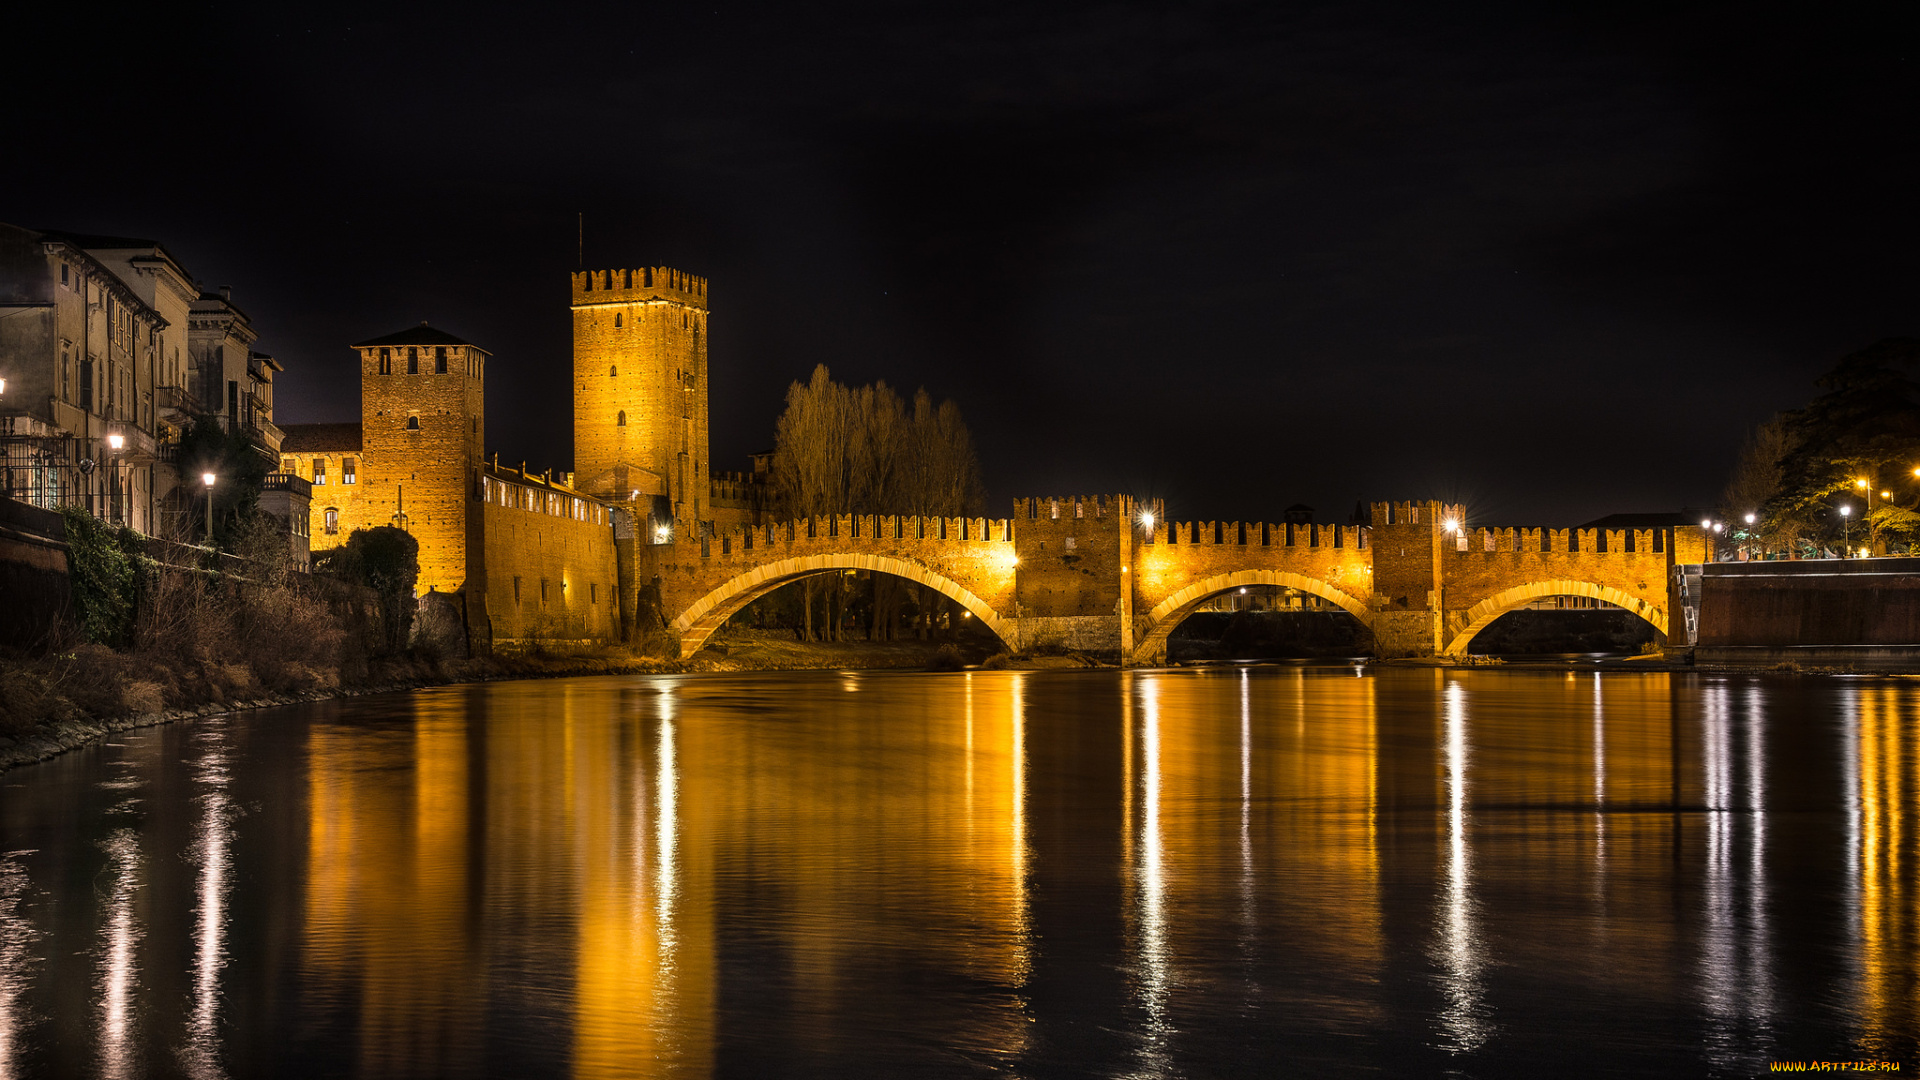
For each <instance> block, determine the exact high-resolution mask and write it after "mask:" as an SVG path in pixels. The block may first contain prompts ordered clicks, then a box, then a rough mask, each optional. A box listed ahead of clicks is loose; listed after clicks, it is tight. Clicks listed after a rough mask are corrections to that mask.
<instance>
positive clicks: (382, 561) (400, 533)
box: [314, 525, 420, 653]
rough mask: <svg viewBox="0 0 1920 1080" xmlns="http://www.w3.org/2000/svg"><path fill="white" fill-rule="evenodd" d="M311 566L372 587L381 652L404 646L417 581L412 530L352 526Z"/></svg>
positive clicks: (417, 550) (409, 630) (416, 547)
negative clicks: (377, 609) (340, 541)
mask: <svg viewBox="0 0 1920 1080" xmlns="http://www.w3.org/2000/svg"><path fill="white" fill-rule="evenodd" d="M314 568H315V569H316V570H320V571H322V572H325V573H330V574H333V575H334V576H336V577H339V578H343V579H345V580H347V581H351V582H353V583H354V584H356V585H364V586H366V587H367V588H369V589H372V590H373V591H374V593H375V594H377V595H378V596H379V598H380V626H381V633H382V636H383V637H384V638H385V642H384V651H385V652H388V653H397V652H401V651H403V650H405V649H406V647H407V638H408V636H409V635H410V634H411V633H412V631H413V612H414V608H415V606H416V602H415V600H414V596H413V589H414V585H415V584H416V583H417V582H418V581H419V580H420V541H418V540H415V539H414V538H413V535H412V534H411V533H409V532H407V531H406V530H405V529H396V528H394V527H393V526H391V525H380V526H377V527H375V528H371V529H355V530H353V532H352V533H350V534H348V536H347V542H346V543H345V544H343V545H341V546H340V547H337V548H335V549H333V550H332V551H330V552H327V553H326V554H324V555H322V556H320V557H318V558H316V559H315V560H314Z"/></svg>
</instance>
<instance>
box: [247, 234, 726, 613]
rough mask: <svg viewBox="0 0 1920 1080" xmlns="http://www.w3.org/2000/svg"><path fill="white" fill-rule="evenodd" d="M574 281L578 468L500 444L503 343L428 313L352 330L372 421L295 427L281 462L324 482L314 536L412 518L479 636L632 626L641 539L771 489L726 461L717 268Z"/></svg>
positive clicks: (442, 588)
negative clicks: (491, 382) (409, 321)
mask: <svg viewBox="0 0 1920 1080" xmlns="http://www.w3.org/2000/svg"><path fill="white" fill-rule="evenodd" d="M572 286H573V288H572V307H573V403H574V405H573V408H574V428H573V450H574V471H573V472H572V473H566V474H561V475H558V476H556V475H555V474H553V473H552V472H550V471H547V472H540V473H534V472H531V471H529V470H528V469H527V468H526V466H525V464H524V463H522V464H521V465H520V466H519V467H513V466H507V465H502V464H501V463H500V462H499V460H498V455H495V456H494V457H493V458H491V459H489V458H488V457H487V456H486V455H485V453H484V449H485V445H486V373H487V365H488V363H489V362H490V361H491V359H492V357H491V356H490V354H489V353H488V352H487V351H486V350H485V349H483V348H481V347H480V346H478V345H476V344H474V343H472V342H469V341H466V340H463V339H461V338H459V337H457V336H455V335H453V334H449V333H447V332H445V331H443V330H439V329H436V328H434V327H431V326H428V325H427V324H425V323H422V324H421V325H419V326H416V327H410V328H408V329H405V330H401V331H399V332H397V333H392V334H387V335H384V336H382V337H376V338H372V339H369V340H367V341H362V342H359V343H358V344H355V345H354V346H352V347H353V349H354V351H355V352H356V353H357V354H358V358H359V362H360V387H361V392H360V422H359V423H357V424H291V425H287V426H286V428H285V438H284V439H283V441H282V442H281V446H280V451H281V455H280V462H281V469H282V471H283V472H286V473H291V474H294V475H296V476H299V477H301V478H303V479H305V480H307V481H309V482H310V483H311V484H312V486H313V500H312V506H311V511H310V513H311V523H310V524H311V529H310V532H311V542H312V547H313V550H315V551H316V552H318V551H325V550H327V549H329V548H332V547H337V546H339V545H340V544H342V543H344V542H345V541H346V538H347V536H348V535H349V534H350V533H352V532H353V530H355V529H361V528H372V527H375V526H380V525H394V526H398V527H400V528H403V529H406V530H407V531H408V532H409V533H411V534H412V535H413V536H414V538H415V539H416V540H418V541H419V543H420V578H419V584H418V589H419V591H420V592H421V593H422V594H425V593H428V592H436V593H449V594H454V595H456V596H458V597H459V598H460V599H461V601H462V603H463V606H464V613H465V616H466V622H467V629H468V636H469V640H470V641H472V642H473V643H474V644H475V645H476V646H481V647H484V645H486V644H488V643H491V644H495V645H500V646H503V647H508V648H518V647H526V646H530V645H532V644H534V643H536V642H540V643H554V644H557V643H568V644H573V645H586V644H597V643H605V642H611V641H617V640H620V639H621V638H622V637H623V636H625V635H626V633H627V632H628V628H627V627H626V626H624V625H623V613H631V612H632V611H633V600H634V597H635V596H636V594H637V588H638V586H637V584H636V582H635V581H634V574H635V572H634V570H633V561H632V560H633V554H634V553H633V548H634V544H635V541H636V538H638V539H639V540H640V542H643V543H659V542H663V541H666V540H668V539H670V538H671V537H672V534H673V532H674V531H675V530H676V529H690V530H693V531H695V532H696V533H697V534H698V535H701V536H711V535H714V534H715V532H716V531H728V530H732V529H735V528H738V527H740V526H742V525H745V524H749V523H751V522H752V521H753V520H754V511H755V507H756V506H757V505H758V504H759V502H760V499H759V496H758V493H757V491H756V490H755V488H756V485H754V484H752V483H751V482H750V480H748V479H747V478H743V477H740V476H737V475H736V476H731V477H722V478H720V479H718V480H716V479H715V478H714V477H713V475H712V472H711V459H710V455H709V454H708V452H707V451H708V442H707V432H708V426H707V345H706V341H707V319H708V310H707V282H706V279H704V278H700V277H695V276H693V275H691V274H686V273H682V272H681V271H678V270H674V269H671V268H668V267H642V268H639V269H633V270H591V271H583V272H581V273H577V274H574V275H573V282H572ZM716 492H718V494H719V495H720V497H719V498H716V497H715V494H716Z"/></svg>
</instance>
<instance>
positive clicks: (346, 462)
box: [340, 458, 354, 484]
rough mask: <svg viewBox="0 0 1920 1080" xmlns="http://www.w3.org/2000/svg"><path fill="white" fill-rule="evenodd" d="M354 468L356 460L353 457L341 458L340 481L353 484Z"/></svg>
mask: <svg viewBox="0 0 1920 1080" xmlns="http://www.w3.org/2000/svg"><path fill="white" fill-rule="evenodd" d="M353 469H354V460H353V459H352V458H341V459H340V482H341V483H343V484H351V483H353V482H354V476H353Z"/></svg>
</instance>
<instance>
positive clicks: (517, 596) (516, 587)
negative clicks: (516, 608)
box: [513, 576, 520, 604]
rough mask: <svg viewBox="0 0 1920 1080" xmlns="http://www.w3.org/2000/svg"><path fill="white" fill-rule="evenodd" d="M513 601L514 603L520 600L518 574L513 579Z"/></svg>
mask: <svg viewBox="0 0 1920 1080" xmlns="http://www.w3.org/2000/svg"><path fill="white" fill-rule="evenodd" d="M513 602H514V603H516V604H517V603H519V602H520V578H519V577H518V576H515V577H514V579H513Z"/></svg>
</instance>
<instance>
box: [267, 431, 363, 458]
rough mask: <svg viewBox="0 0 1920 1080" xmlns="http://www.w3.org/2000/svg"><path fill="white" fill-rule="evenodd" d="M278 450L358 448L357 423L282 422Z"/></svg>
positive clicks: (282, 451)
mask: <svg viewBox="0 0 1920 1080" xmlns="http://www.w3.org/2000/svg"><path fill="white" fill-rule="evenodd" d="M280 431H281V438H280V452H281V453H283V454H315V453H318V454H324V453H327V452H328V451H330V450H358V449H360V425H359V424H282V425H280Z"/></svg>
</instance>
